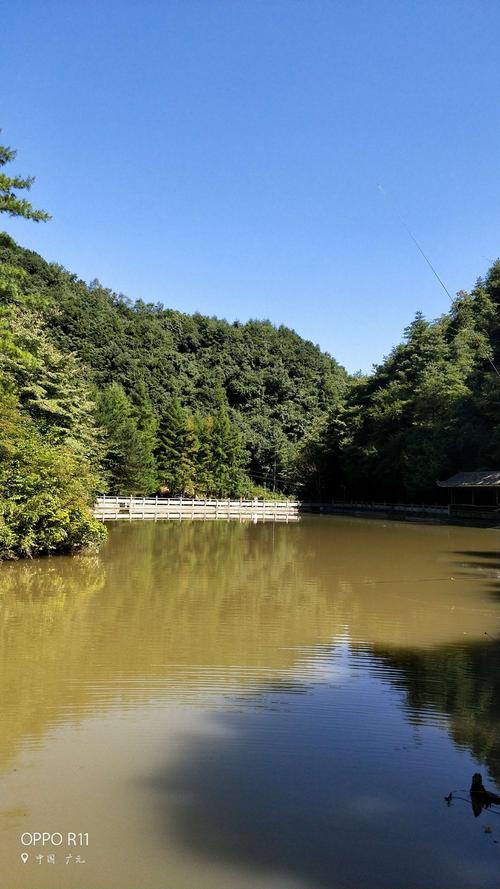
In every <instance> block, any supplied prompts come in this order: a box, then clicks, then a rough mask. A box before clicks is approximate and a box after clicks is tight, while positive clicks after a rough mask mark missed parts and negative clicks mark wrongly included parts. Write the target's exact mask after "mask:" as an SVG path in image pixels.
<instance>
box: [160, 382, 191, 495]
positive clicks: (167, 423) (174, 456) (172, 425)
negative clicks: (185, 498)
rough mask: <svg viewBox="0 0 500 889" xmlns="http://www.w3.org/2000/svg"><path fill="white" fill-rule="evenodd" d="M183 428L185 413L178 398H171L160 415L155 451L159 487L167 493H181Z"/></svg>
mask: <svg viewBox="0 0 500 889" xmlns="http://www.w3.org/2000/svg"><path fill="white" fill-rule="evenodd" d="M185 430H186V413H185V411H184V410H183V408H182V407H181V405H180V402H179V399H178V398H175V397H174V398H171V399H170V401H169V402H168V403H167V404H166V406H165V409H164V410H163V412H162V414H161V416H160V420H159V424H158V433H157V446H156V451H155V457H156V465H157V470H158V478H159V483H160V487H161V488H163V489H166V491H167V492H168V493H169V494H179V493H182V488H183V476H182V472H181V461H182V458H183V452H184V437H185Z"/></svg>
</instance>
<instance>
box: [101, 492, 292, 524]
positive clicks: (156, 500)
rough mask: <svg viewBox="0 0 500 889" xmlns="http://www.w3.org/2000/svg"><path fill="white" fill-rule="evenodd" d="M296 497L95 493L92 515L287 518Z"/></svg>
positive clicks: (112, 517)
mask: <svg viewBox="0 0 500 889" xmlns="http://www.w3.org/2000/svg"><path fill="white" fill-rule="evenodd" d="M299 505H300V504H299V502H298V501H296V500H293V501H291V500H243V499H242V500H231V499H227V500H218V499H210V498H206V499H204V500H197V499H195V498H186V497H176V498H171V497H120V496H116V497H108V496H103V497H98V498H97V500H96V503H95V507H94V515H95V517H96V518H98V519H101V520H102V521H116V520H119V519H128V520H129V521H132V520H134V519H144V520H146V519H152V520H155V521H156V520H158V519H183V518H184V519H241V520H244V519H250V520H254V521H258V520H259V519H260V520H267V521H271V520H274V521H286V522H288V521H291V520H294V519H298V517H299Z"/></svg>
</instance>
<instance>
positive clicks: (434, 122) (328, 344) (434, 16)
mask: <svg viewBox="0 0 500 889" xmlns="http://www.w3.org/2000/svg"><path fill="white" fill-rule="evenodd" d="M1 22H2V48H1V53H0V76H1V84H2V101H1V106H0V126H1V127H2V129H3V132H2V141H3V142H4V143H7V144H9V145H11V146H12V147H14V148H16V149H17V151H18V157H17V160H16V163H15V166H14V165H10V170H11V171H12V172H20V173H32V174H34V175H36V177H37V181H36V184H35V186H34V189H33V191H32V200H33V203H34V204H35V206H40V207H43V208H44V209H47V210H49V212H51V213H52V215H53V221H52V222H50V223H47V224H46V225H42V224H40V225H35V224H34V223H28V222H22V221H17V220H9V219H8V218H6V219H5V220H2V226H3V227H5V228H6V229H7V230H8V231H9V233H10V234H12V235H13V237H15V238H16V240H18V241H19V242H20V243H21V244H23V245H25V246H28V247H31V248H32V249H35V250H37V251H38V252H40V253H41V254H42V255H43V256H45V257H46V258H47V259H50V260H54V261H57V262H60V263H62V264H63V265H65V266H66V267H67V268H68V269H70V270H71V271H73V272H76V273H77V274H78V275H79V276H81V277H82V278H84V279H85V280H87V281H88V280H91V279H93V278H99V280H100V281H101V282H102V283H103V284H105V285H107V286H109V287H112V288H113V289H114V290H117V291H121V292H123V293H125V294H127V295H128V296H129V297H131V298H136V297H140V298H142V299H144V300H145V301H147V302H149V301H151V302H158V301H160V302H163V303H164V304H165V305H166V306H170V307H173V308H177V309H180V310H182V311H186V312H193V311H200V312H203V313H205V314H209V315H218V316H222V317H226V318H228V319H229V320H231V321H232V320H234V319H236V318H238V319H240V320H246V319H248V318H251V317H253V318H270V319H271V321H273V322H274V323H276V324H281V323H283V324H286V325H288V326H290V327H293V328H294V329H295V330H297V332H298V333H300V334H301V335H302V336H304V337H306V338H307V339H311V340H313V342H316V343H318V344H319V345H320V346H321V347H322V348H323V349H325V350H327V351H328V352H330V353H331V354H332V355H334V356H335V357H336V358H337V359H338V360H339V361H340V362H341V363H343V364H344V365H345V366H346V367H347V368H348V369H349V370H357V369H358V368H362V369H363V370H369V369H370V367H371V365H372V363H373V362H377V361H379V360H380V359H381V358H382V357H383V355H384V354H386V353H387V352H388V351H389V350H390V348H391V346H392V345H394V344H395V343H396V342H398V341H399V339H400V338H401V334H402V330H403V328H404V327H405V325H406V324H408V323H409V322H410V321H411V319H412V317H413V315H414V312H415V311H416V310H417V309H421V310H422V311H423V312H424V313H425V314H426V315H427V316H428V317H430V318H432V317H436V316H437V315H439V314H440V313H441V312H443V311H445V310H446V309H447V307H448V299H447V297H446V295H445V294H444V292H443V291H442V290H441V288H440V287H439V284H438V283H437V281H436V280H435V278H434V277H433V276H432V273H431V272H430V270H429V268H428V267H427V266H426V264H425V262H424V260H423V259H422V257H421V256H420V254H419V253H418V251H417V250H416V248H415V246H414V244H413V243H412V242H411V240H410V238H409V236H408V234H407V233H406V232H405V230H404V228H403V226H402V225H401V223H400V222H399V221H398V219H397V218H396V216H395V213H394V207H395V206H396V207H397V208H398V210H399V212H401V214H402V215H403V217H404V218H405V220H406V221H407V223H408V224H409V226H410V227H411V228H412V230H413V231H414V233H415V235H416V236H417V238H418V239H419V241H420V242H421V244H422V247H423V248H424V250H425V251H426V252H427V253H428V255H429V257H430V259H431V260H432V262H433V264H434V265H435V266H436V268H437V270H438V272H439V274H440V275H441V277H442V278H443V279H444V281H445V282H446V285H447V286H448V288H449V289H450V291H451V292H452V293H453V292H455V291H456V290H458V289H461V288H463V289H468V288H470V287H471V286H472V285H473V283H474V281H475V279H476V278H477V277H478V276H479V275H481V274H484V273H485V272H486V270H487V268H488V266H489V264H490V263H491V261H492V260H494V259H495V258H497V257H498V255H499V254H500V176H499V165H500V120H499V117H500V114H499V112H500V65H499V50H498V47H499V45H500V3H499V2H498V0H470V2H469V0H431V2H427V0H415V2H411V0H140V2H132V0H84V2H81V0H43V2H40V0H19V2H18V3H5V4H3V6H2V12H1ZM7 169H9V168H7ZM378 183H382V185H383V186H384V188H385V191H386V193H387V197H385V196H384V195H383V194H382V193H381V192H380V191H379V190H378V189H377V184H378Z"/></svg>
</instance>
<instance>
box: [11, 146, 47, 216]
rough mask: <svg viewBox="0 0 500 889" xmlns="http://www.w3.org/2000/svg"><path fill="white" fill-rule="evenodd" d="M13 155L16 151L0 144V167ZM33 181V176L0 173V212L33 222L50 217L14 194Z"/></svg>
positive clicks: (13, 156)
mask: <svg viewBox="0 0 500 889" xmlns="http://www.w3.org/2000/svg"><path fill="white" fill-rule="evenodd" d="M15 156H16V152H15V151H13V150H12V148H8V147H7V146H5V145H0V168H1V167H4V166H5V164H8V163H10V162H11V161H13V160H14V158H15ZM34 181H35V180H34V177H33V176H24V177H23V176H7V175H6V174H5V173H0V213H8V214H9V216H24V218H25V219H33V220H34V221H35V222H46V221H47V219H50V216H49V214H48V213H46V212H45V211H44V210H35V209H34V207H33V206H32V205H31V204H30V202H29V201H27V200H26V199H25V198H20V197H18V196H17V194H16V191H20V190H23V189H26V190H27V191H29V189H30V188H31V186H32V185H33V182H34Z"/></svg>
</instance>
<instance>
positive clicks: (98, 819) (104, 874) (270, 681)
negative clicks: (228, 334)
mask: <svg viewBox="0 0 500 889" xmlns="http://www.w3.org/2000/svg"><path fill="white" fill-rule="evenodd" d="M109 531H110V534H109V540H108V542H107V543H106V544H105V545H104V546H103V548H102V550H101V552H100V553H99V554H98V555H95V554H85V555H80V556H76V557H57V558H52V559H40V560H38V561H33V562H18V563H15V564H12V563H9V564H3V565H2V566H0V633H1V640H0V641H1V648H0V683H1V698H0V725H1V732H0V814H1V817H0V847H1V872H2V878H1V886H2V889H3V887H5V889H255V887H259V889H261V887H265V889H306V887H307V889H312V887H317V889H361V887H362V889H403V887H405V889H452V887H453V889H493V887H495V889H497V887H498V886H499V885H500V877H499V873H500V867H499V866H500V817H499V816H500V806H498V807H496V808H495V807H492V808H491V809H489V810H485V811H482V812H480V813H479V814H478V815H477V817H476V815H475V813H474V811H473V809H472V806H471V802H470V798H469V795H468V787H469V785H470V780H471V776H472V774H473V772H475V771H480V772H481V773H482V775H483V779H484V782H485V784H486V785H487V786H490V787H491V789H492V790H495V789H496V791H497V792H499V788H500V644H499V636H500V622H499V619H500V532H499V531H496V530H490V529H478V528H460V527H451V526H437V525H436V526H433V525H424V524H409V523H396V522H385V521H381V520H378V521H377V520H369V519H366V520H365V519H355V518H345V517H306V518H304V519H303V520H302V521H301V522H299V523H297V524H289V525H285V524H246V523H245V524H239V523H236V522H233V523H225V522H224V523H216V522H182V523H175V522H164V523H157V524H154V523H148V522H137V523H133V524H128V523H124V524H119V523H117V524H115V525H111V526H109ZM450 791H453V799H452V801H451V803H450V804H449V805H448V804H447V803H446V802H445V800H444V797H445V796H446V795H448V793H449V792H450ZM43 832H46V833H47V834H50V835H51V836H50V840H48V841H47V842H46V843H45V844H44V845H43V847H42V844H41V840H40V841H38V842H35V840H36V839H37V838H36V836H33V835H34V834H36V833H40V834H41V833H43ZM68 833H70V834H71V835H73V834H74V837H73V836H71V837H70V838H68ZM80 834H81V836H80ZM86 834H88V845H87V838H86ZM58 835H60V836H61V843H59V837H58ZM21 837H22V838H23V843H22V842H21ZM75 837H76V845H75V842H74V838H75ZM21 853H22V854H23V855H24V856H26V855H27V856H28V858H25V863H23V861H22V860H21ZM37 856H42V857H39V858H37ZM51 856H54V857H53V858H52V857H51ZM70 856H71V857H70Z"/></svg>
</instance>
